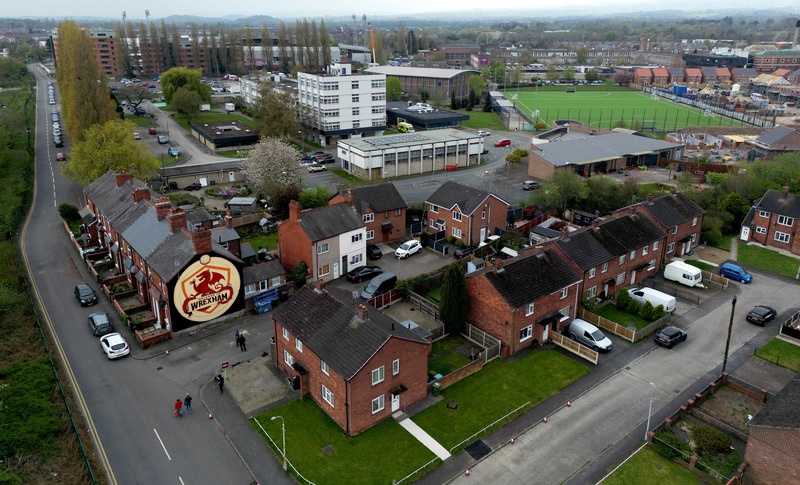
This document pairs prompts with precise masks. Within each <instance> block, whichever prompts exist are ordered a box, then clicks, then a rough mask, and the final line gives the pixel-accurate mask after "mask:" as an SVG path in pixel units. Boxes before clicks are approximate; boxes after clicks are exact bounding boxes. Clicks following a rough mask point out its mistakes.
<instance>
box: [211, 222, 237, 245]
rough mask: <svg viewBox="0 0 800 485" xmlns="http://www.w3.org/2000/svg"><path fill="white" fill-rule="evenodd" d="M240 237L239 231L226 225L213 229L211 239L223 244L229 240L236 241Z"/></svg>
mask: <svg viewBox="0 0 800 485" xmlns="http://www.w3.org/2000/svg"><path fill="white" fill-rule="evenodd" d="M238 239H241V238H240V237H239V233H238V232H236V231H235V230H233V229H229V228H227V227H225V226H223V227H217V228H214V229H211V240H212V241H214V242H215V243H219V244H222V243H226V242H229V241H236V240H238Z"/></svg>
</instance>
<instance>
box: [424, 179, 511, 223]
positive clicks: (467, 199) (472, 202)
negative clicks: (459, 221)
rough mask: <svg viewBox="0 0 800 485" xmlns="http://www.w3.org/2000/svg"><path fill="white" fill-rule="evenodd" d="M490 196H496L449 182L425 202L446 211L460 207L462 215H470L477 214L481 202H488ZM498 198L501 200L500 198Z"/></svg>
mask: <svg viewBox="0 0 800 485" xmlns="http://www.w3.org/2000/svg"><path fill="white" fill-rule="evenodd" d="M490 195H494V194H490V193H489V192H486V191H483V190H479V189H476V188H474V187H470V186H468V185H462V184H459V183H456V182H452V181H449V180H448V181H447V182H445V183H443V184H442V186H441V187H439V188H438V189H437V190H436V192H434V193H433V195H431V196H430V197H428V200H426V201H425V202H427V203H429V204H433V205H438V206H439V207H444V208H445V209H453V207H455V206H458V209H459V210H460V211H461V213H463V214H467V215H469V214H472V213H473V212H475V210H476V209H478V208H479V207H480V205H481V202H483V201H484V200H486V198H487V197H489V196H490ZM495 197H497V196H495ZM497 198H498V199H500V197H497ZM500 200H503V199H500ZM503 202H505V203H506V204H508V202H506V201H504V200H503Z"/></svg>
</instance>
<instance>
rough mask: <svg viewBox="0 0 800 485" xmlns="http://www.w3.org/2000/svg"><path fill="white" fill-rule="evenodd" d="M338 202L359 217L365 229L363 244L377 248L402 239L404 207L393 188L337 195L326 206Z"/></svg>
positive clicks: (369, 188) (361, 189)
mask: <svg viewBox="0 0 800 485" xmlns="http://www.w3.org/2000/svg"><path fill="white" fill-rule="evenodd" d="M341 202H347V203H349V204H350V205H352V206H353V207H355V208H356V210H357V211H358V213H359V214H360V215H361V220H363V221H364V224H366V226H367V227H366V231H367V243H371V244H377V243H383V242H389V241H395V240H397V239H402V238H404V237H405V235H406V208H407V207H408V204H406V202H405V201H404V200H403V197H401V196H400V193H399V192H398V191H397V189H396V188H395V186H394V184H392V183H385V184H377V185H367V186H364V187H357V188H354V189H349V190H346V191H341V192H339V193H338V194H336V195H334V196H333V197H331V198H330V200H328V205H333V204H338V203H341Z"/></svg>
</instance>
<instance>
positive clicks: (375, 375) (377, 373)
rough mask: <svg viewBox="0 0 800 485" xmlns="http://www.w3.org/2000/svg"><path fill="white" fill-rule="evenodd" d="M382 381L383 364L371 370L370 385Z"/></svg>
mask: <svg viewBox="0 0 800 485" xmlns="http://www.w3.org/2000/svg"><path fill="white" fill-rule="evenodd" d="M381 382H383V366H380V367H378V368H377V369H375V370H373V371H372V385H373V386H374V385H375V384H379V383H381Z"/></svg>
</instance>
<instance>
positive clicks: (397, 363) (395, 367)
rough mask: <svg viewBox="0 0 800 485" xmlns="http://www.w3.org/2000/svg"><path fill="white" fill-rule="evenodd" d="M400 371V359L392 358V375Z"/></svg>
mask: <svg viewBox="0 0 800 485" xmlns="http://www.w3.org/2000/svg"><path fill="white" fill-rule="evenodd" d="M399 373H400V359H394V361H393V362H392V375H393V376H396V375H397V374H399Z"/></svg>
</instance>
